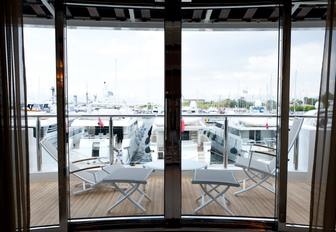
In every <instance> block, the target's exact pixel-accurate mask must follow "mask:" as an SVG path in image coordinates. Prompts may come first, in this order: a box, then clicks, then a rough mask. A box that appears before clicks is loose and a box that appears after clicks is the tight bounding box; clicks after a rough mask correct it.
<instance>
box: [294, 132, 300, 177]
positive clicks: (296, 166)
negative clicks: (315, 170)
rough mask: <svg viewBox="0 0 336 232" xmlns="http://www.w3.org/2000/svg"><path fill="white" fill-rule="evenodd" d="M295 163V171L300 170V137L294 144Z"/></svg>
mask: <svg viewBox="0 0 336 232" xmlns="http://www.w3.org/2000/svg"><path fill="white" fill-rule="evenodd" d="M293 163H294V169H295V171H297V170H298V168H299V136H298V137H297V138H296V139H295V143H294V158H293Z"/></svg>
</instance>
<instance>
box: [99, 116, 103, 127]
mask: <svg viewBox="0 0 336 232" xmlns="http://www.w3.org/2000/svg"><path fill="white" fill-rule="evenodd" d="M98 126H99V127H100V128H103V127H104V123H103V120H101V118H98Z"/></svg>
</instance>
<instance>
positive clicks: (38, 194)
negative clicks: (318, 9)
mask: <svg viewBox="0 0 336 232" xmlns="http://www.w3.org/2000/svg"><path fill="white" fill-rule="evenodd" d="M77 183H79V182H78V180H76V179H74V178H72V180H71V186H72V188H73V186H74V185H75V184H77ZM237 190H238V188H230V189H229V191H228V192H227V194H226V197H227V198H228V199H229V200H230V201H231V204H230V205H229V208H230V209H231V211H232V212H233V213H234V215H235V216H250V217H274V213H275V212H274V211H275V209H274V206H275V195H274V194H271V193H270V192H268V191H266V190H264V189H262V188H260V187H259V188H256V189H254V190H251V191H249V192H247V193H244V194H241V195H240V196H239V197H236V196H234V195H233V193H234V192H235V191H237ZM30 191H31V225H32V226H36V225H51V224H57V223H58V188H57V182H33V183H31V187H30ZM146 192H147V193H148V195H150V196H151V198H152V201H151V202H150V201H148V200H146V199H145V198H144V200H143V202H142V204H143V205H144V207H145V208H146V212H145V213H142V212H141V211H140V210H139V209H136V208H135V207H134V206H133V205H132V204H131V203H130V202H128V201H124V202H123V203H122V204H120V205H119V206H118V207H116V208H115V209H114V210H113V211H112V212H111V213H109V214H107V213H106V210H107V209H108V208H109V207H110V206H111V205H112V204H113V202H114V201H115V200H116V199H117V197H118V196H119V194H118V193H117V192H115V191H114V190H112V189H110V188H109V187H107V186H102V187H99V188H97V190H94V191H91V192H88V193H83V194H80V195H71V196H70V206H71V217H73V218H85V217H104V216H127V215H162V214H163V207H164V206H163V176H159V175H155V176H152V177H151V178H150V179H149V182H148V183H147V186H146ZM199 193H200V188H199V186H198V185H192V184H191V178H190V177H189V176H183V178H182V213H183V214H187V215H192V214H193V209H194V208H196V207H197V203H196V201H195V199H196V198H197V196H198V195H199ZM309 200H310V186H309V185H308V184H306V183H302V182H289V183H288V213H287V221H288V222H289V223H298V224H307V223H308V221H309ZM197 215H220V216H228V214H227V213H226V212H225V211H224V210H223V209H222V208H221V207H220V206H218V205H216V204H214V203H212V204H210V205H209V206H208V207H206V208H204V209H202V210H201V211H199V213H198V214H197Z"/></svg>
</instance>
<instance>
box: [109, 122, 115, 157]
mask: <svg viewBox="0 0 336 232" xmlns="http://www.w3.org/2000/svg"><path fill="white" fill-rule="evenodd" d="M109 136H110V141H109V142H110V144H109V152H110V164H113V162H114V152H113V148H114V138H113V120H112V117H110V120H109Z"/></svg>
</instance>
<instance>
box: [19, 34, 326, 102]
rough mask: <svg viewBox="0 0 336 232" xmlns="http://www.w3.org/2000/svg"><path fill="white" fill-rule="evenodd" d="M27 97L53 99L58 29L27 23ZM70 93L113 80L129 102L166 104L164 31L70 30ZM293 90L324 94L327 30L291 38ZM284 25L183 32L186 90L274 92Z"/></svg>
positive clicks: (200, 93)
mask: <svg viewBox="0 0 336 232" xmlns="http://www.w3.org/2000/svg"><path fill="white" fill-rule="evenodd" d="M24 33H25V34H24V36H25V49H26V54H25V55H26V69H27V80H28V99H30V100H31V99H32V100H34V99H38V100H40V99H46V100H47V99H48V98H49V97H50V87H51V86H54V84H55V49H54V29H51V28H25V30H24ZM67 38H68V79H69V83H68V84H69V85H68V86H69V99H71V98H72V95H74V94H76V95H78V98H79V100H84V99H85V92H86V91H87V90H88V91H89V94H90V96H91V97H92V96H93V95H94V94H101V92H102V89H103V83H104V81H106V82H107V83H108V84H109V85H110V86H111V88H112V91H113V92H114V93H115V94H117V95H118V97H119V98H121V99H123V100H125V101H126V102H128V103H141V102H142V103H146V102H150V101H151V102H156V103H161V104H163V93H164V33H163V31H162V30H161V31H141V30H132V31H123V30H100V29H69V30H68V32H67ZM292 41H293V42H292V57H291V58H292V59H291V61H292V62H291V66H292V70H291V71H292V72H291V76H292V82H293V81H294V80H295V79H296V84H295V88H294V83H292V87H293V88H292V90H295V94H294V92H292V94H294V95H296V96H301V95H304V94H310V95H313V96H315V95H317V94H318V85H319V79H320V69H321V61H322V51H323V31H322V30H320V31H318V30H317V31H313V30H312V31H299V32H294V33H293V39H292ZM277 48H278V33H277V31H237V32H233V31H221V32H218V31H216V32H214V31H188V30H186V31H183V33H182V95H183V96H184V97H185V98H206V99H218V98H226V97H240V96H242V95H243V90H247V91H248V94H247V95H248V96H247V97H248V98H250V99H257V98H265V97H267V96H268V97H269V96H275V93H276V77H277V62H278V60H277V58H278V55H277V52H278V51H277Z"/></svg>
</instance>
